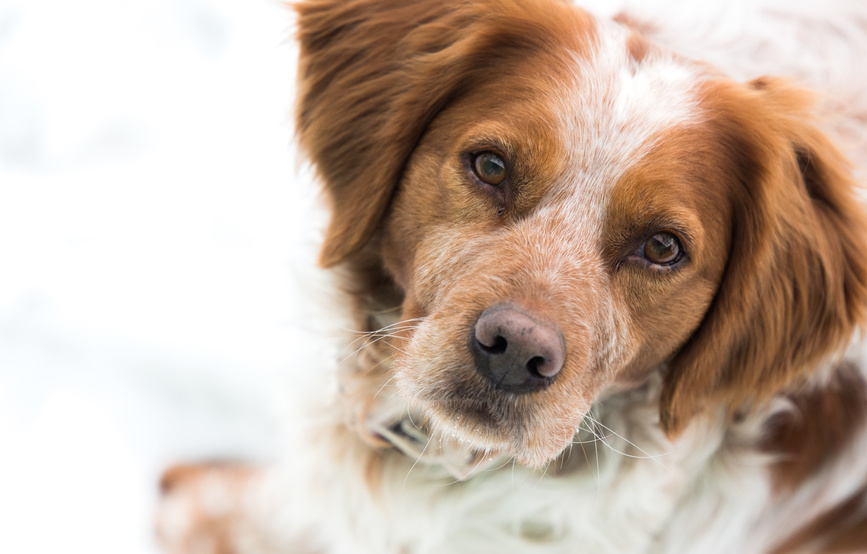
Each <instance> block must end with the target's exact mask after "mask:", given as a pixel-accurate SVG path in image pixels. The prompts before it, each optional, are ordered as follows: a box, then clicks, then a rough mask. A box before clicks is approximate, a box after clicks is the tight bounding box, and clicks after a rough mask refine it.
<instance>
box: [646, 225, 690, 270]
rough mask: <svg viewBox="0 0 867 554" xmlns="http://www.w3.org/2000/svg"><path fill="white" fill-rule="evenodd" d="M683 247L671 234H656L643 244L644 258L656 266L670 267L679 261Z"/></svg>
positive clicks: (664, 232)
mask: <svg viewBox="0 0 867 554" xmlns="http://www.w3.org/2000/svg"><path fill="white" fill-rule="evenodd" d="M682 251H683V247H682V246H681V245H680V241H679V240H677V237H676V236H674V235H673V234H672V233H669V232H666V231H663V232H660V233H656V234H655V235H653V236H652V237H650V238H649V239H647V241H646V242H645V243H644V249H643V252H644V257H645V258H647V260H648V261H650V262H651V263H654V264H657V265H671V264H673V263H674V262H676V261H677V260H679V259H680V256H681V253H682Z"/></svg>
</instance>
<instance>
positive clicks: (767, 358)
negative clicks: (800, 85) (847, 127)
mask: <svg viewBox="0 0 867 554" xmlns="http://www.w3.org/2000/svg"><path fill="white" fill-rule="evenodd" d="M763 83H764V85H763V87H762V88H761V89H760V90H756V89H755V88H752V87H750V88H746V87H741V86H738V87H737V89H735V88H734V87H733V86H732V85H728V84H724V83H718V84H716V85H713V86H710V87H707V88H706V92H705V104H706V106H708V108H709V109H710V110H711V113H714V114H715V116H714V117H713V118H712V119H711V121H709V123H708V124H709V125H710V126H713V127H716V128H717V129H718V132H720V133H721V135H722V137H723V140H722V141H721V142H720V146H721V147H722V148H724V149H727V150H728V151H729V152H730V159H731V160H733V162H734V163H733V164H732V165H731V167H730V168H729V169H728V172H729V173H730V174H731V175H733V176H735V177H736V178H737V186H736V187H735V188H734V189H732V190H730V191H729V192H728V194H729V195H730V196H729V198H730V201H731V202H732V203H733V206H734V209H733V212H732V221H731V233H732V248H731V252H730V256H729V263H728V267H727V268H726V273H725V276H724V277H723V280H722V284H721V286H720V289H719V292H718V293H717V296H716V298H715V300H714V304H713V306H712V307H711V310H710V311H709V312H708V315H707V317H706V318H705V320H704V321H703V322H702V325H701V326H700V327H699V328H698V329H697V331H696V333H695V334H694V335H693V337H692V338H691V339H690V341H689V342H688V343H687V344H686V345H685V347H684V348H683V349H682V350H681V352H680V353H679V354H678V355H677V356H676V357H675V358H674V360H673V361H672V362H671V365H670V369H669V372H668V375H667V377H666V385H665V388H664V390H663V397H662V423H663V426H664V427H665V429H666V430H667V431H668V432H669V433H670V434H671V435H677V433H678V432H679V431H680V430H682V429H683V428H684V427H685V425H686V424H687V422H688V421H689V420H690V417H691V415H693V414H696V413H699V412H701V411H702V410H704V409H706V408H708V407H725V408H726V409H728V411H729V413H730V415H733V414H734V413H735V412H737V411H738V410H741V409H743V408H744V407H746V406H748V405H751V404H752V405H755V404H760V403H763V402H766V401H767V400H768V399H770V398H771V397H772V396H773V395H774V394H777V393H778V392H779V391H781V390H785V389H786V388H788V387H791V386H793V385H794V384H797V383H799V382H803V381H804V380H805V379H806V377H807V376H808V375H810V373H811V372H812V371H813V370H814V369H815V368H816V367H817V366H818V365H819V364H821V363H822V362H823V361H824V360H825V359H827V358H828V357H829V355H831V354H832V353H835V352H838V351H839V350H840V349H842V348H843V347H845V345H846V343H847V342H848V340H849V339H850V337H851V335H852V333H853V332H854V330H855V328H856V327H857V326H858V324H860V323H863V322H864V320H865V315H867V230H865V220H867V218H865V216H864V213H863V211H862V209H861V207H860V206H859V204H858V203H857V202H856V201H855V199H854V197H853V193H854V189H855V184H854V183H853V181H852V177H851V175H850V174H849V172H848V167H849V166H848V164H847V162H846V160H845V159H844V158H843V157H842V155H841V154H840V153H839V152H838V151H837V149H836V148H835V147H834V146H833V145H832V144H831V143H830V141H829V140H828V139H827V138H825V137H824V136H823V135H822V134H821V133H820V132H819V131H817V130H816V129H815V128H814V127H813V126H812V124H811V122H810V117H809V105H810V98H809V96H807V95H806V94H805V93H803V92H801V91H799V90H797V89H794V88H792V87H789V86H787V85H785V84H784V83H781V82H779V81H775V80H772V79H765V80H763Z"/></svg>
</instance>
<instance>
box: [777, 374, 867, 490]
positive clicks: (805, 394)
mask: <svg viewBox="0 0 867 554" xmlns="http://www.w3.org/2000/svg"><path fill="white" fill-rule="evenodd" d="M788 398H789V400H790V401H791V403H792V409H791V410H787V411H784V412H780V413H778V414H776V415H775V416H774V417H772V418H771V419H770V420H769V421H768V423H767V435H766V437H765V440H764V443H763V444H762V449H763V450H764V451H766V452H768V453H771V454H774V455H776V456H778V457H779V459H778V461H777V462H776V463H775V464H774V466H773V469H772V471H773V478H774V484H775V487H776V488H777V489H778V490H791V489H794V488H796V487H798V486H799V485H800V484H801V483H802V482H803V481H804V479H806V478H807V477H808V476H809V475H811V474H813V473H814V472H816V471H817V470H818V469H819V468H821V467H822V465H823V464H825V463H826V462H828V461H829V460H832V459H834V458H835V457H836V456H837V455H838V454H839V453H840V452H841V451H842V450H843V448H845V447H846V446H847V445H848V444H850V442H851V440H852V439H853V438H854V437H855V436H856V435H857V434H858V433H862V432H863V431H864V426H865V424H867V383H865V382H864V378H863V377H862V376H861V373H860V372H859V371H858V368H856V367H854V366H853V365H851V364H848V363H847V364H843V365H841V366H840V368H838V369H837V370H836V371H835V373H834V376H833V378H832V379H831V380H830V381H829V382H828V383H826V384H825V383H823V384H822V385H821V386H820V387H816V388H812V389H804V390H800V391H797V392H795V393H793V394H791V395H790V396H789V397H788Z"/></svg>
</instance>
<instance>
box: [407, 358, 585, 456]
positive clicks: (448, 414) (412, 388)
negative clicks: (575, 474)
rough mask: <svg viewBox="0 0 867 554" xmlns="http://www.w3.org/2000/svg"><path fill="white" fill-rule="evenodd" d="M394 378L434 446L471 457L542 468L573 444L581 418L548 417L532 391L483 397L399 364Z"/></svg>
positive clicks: (475, 392) (576, 414)
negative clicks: (415, 374) (537, 407)
mask: <svg viewBox="0 0 867 554" xmlns="http://www.w3.org/2000/svg"><path fill="white" fill-rule="evenodd" d="M396 382H397V388H398V391H399V394H400V395H401V396H402V397H403V398H404V399H405V400H406V401H407V403H408V405H409V406H410V410H411V411H412V412H414V413H416V414H418V421H423V422H424V425H423V427H424V430H425V432H426V433H428V434H429V435H430V437H432V439H433V440H434V441H435V444H436V446H437V447H439V446H440V445H445V447H447V448H449V449H452V450H458V451H462V452H464V456H463V457H464V458H466V459H469V460H473V459H477V458H484V459H485V460H487V461H488V462H490V461H492V460H503V461H510V462H511V461H514V462H517V463H519V464H521V465H524V466H527V467H531V468H543V467H545V466H546V465H547V464H548V463H550V462H551V461H553V460H554V459H556V458H557V457H558V456H559V455H560V453H562V452H563V450H565V449H566V448H567V447H568V446H569V445H570V444H571V443H572V441H573V439H574V436H575V434H576V432H577V428H578V426H579V425H580V421H581V419H582V417H583V412H581V413H574V414H572V415H571V416H570V417H565V418H564V417H562V414H561V417H558V418H554V420H547V421H546V418H545V416H544V415H543V414H540V413H538V412H536V411H535V410H534V409H533V407H534V406H533V404H534V403H533V400H532V399H530V398H529V396H530V395H522V396H513V395H509V394H503V393H496V394H491V395H487V394H485V393H484V392H480V391H479V390H478V389H474V388H473V387H472V386H470V385H467V384H465V386H464V387H461V386H460V385H455V384H449V385H445V384H444V383H436V382H429V383H425V382H424V380H423V379H422V380H418V378H417V377H410V376H408V375H407V372H403V371H401V368H400V367H398V368H396ZM457 389H463V390H462V391H461V392H460V393H458V391H457ZM488 392H489V391H488ZM541 411H544V410H541ZM573 417H574V418H575V419H577V421H572V419H573ZM486 465H489V464H487V463H486Z"/></svg>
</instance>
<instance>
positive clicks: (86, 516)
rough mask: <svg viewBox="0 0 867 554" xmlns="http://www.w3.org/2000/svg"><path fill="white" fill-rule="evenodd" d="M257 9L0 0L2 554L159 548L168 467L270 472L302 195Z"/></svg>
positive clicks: (286, 380) (304, 214) (294, 337)
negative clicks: (255, 461) (157, 511)
mask: <svg viewBox="0 0 867 554" xmlns="http://www.w3.org/2000/svg"><path fill="white" fill-rule="evenodd" d="M290 36H291V16H290V14H289V13H288V11H287V10H286V9H285V8H284V7H283V6H281V5H280V4H279V3H277V2H271V1H268V0H147V1H141V0H135V1H133V0H78V1H75V2H68V1H64V0H3V1H2V2H0V551H2V552H8V553H15V554H19V553H56V552H71V553H79V552H81V553H88V554H102V553H106V554H109V553H110V554H118V553H124V554H139V553H152V552H156V547H155V544H154V541H153V538H152V532H151V514H152V511H153V508H154V502H155V499H156V489H155V483H156V480H157V478H158V475H159V471H160V469H161V468H162V467H164V466H165V465H166V464H168V463H170V462H172V461H175V460H181V459H190V458H201V457H238V456H241V457H244V458H267V457H270V456H272V455H273V454H274V449H275V444H276V441H275V440H274V439H275V436H276V435H277V433H278V424H277V421H278V418H277V417H275V414H276V413H277V412H278V411H279V410H280V409H281V406H280V403H281V400H282V396H281V392H280V391H281V390H285V388H286V387H291V375H292V369H293V367H297V365H298V364H297V362H296V364H293V359H292V353H293V351H297V349H296V348H294V346H293V345H296V344H298V343H299V341H301V340H303V338H300V337H303V329H298V326H299V323H297V322H298V321H302V320H303V319H304V318H303V317H299V315H298V314H299V312H300V310H301V308H300V306H299V302H297V299H296V296H295V294H293V290H295V288H294V287H293V283H294V282H295V281H296V277H297V275H296V272H297V269H296V268H297V267H299V266H302V265H304V264H308V263H310V259H311V257H312V255H311V254H310V252H311V251H312V248H311V245H312V244H314V243H315V242H316V231H315V229H316V225H311V222H310V217H311V216H310V213H311V211H310V210H311V206H312V205H313V203H314V199H315V193H314V192H313V191H312V190H311V188H310V186H309V184H308V179H305V178H302V177H298V173H299V172H298V170H297V168H296V162H295V159H294V154H293V152H292V148H291V141H292V136H291V135H292V132H291V128H290V118H289V114H290V112H291V104H292V100H291V96H292V84H293V78H294V63H295V62H294V57H295V53H294V50H293V46H292V44H291V40H290Z"/></svg>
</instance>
